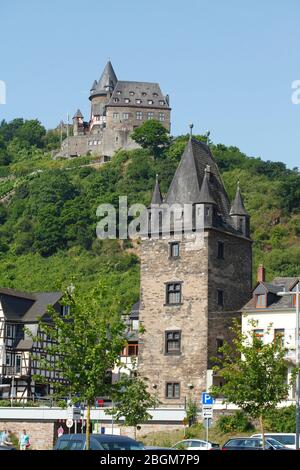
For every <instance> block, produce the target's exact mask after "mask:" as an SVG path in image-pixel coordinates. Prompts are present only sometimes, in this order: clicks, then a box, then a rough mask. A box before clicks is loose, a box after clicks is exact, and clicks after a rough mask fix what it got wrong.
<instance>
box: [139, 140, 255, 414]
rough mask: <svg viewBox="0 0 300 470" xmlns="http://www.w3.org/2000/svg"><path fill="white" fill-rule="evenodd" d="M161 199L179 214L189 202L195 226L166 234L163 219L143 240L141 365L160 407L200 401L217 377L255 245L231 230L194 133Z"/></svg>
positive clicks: (210, 162) (209, 161)
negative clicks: (218, 360)
mask: <svg viewBox="0 0 300 470" xmlns="http://www.w3.org/2000/svg"><path fill="white" fill-rule="evenodd" d="M157 183H158V182H157ZM158 196H159V193H158V189H157V186H156V188H155V191H154V195H153V200H155V201H156V200H159V199H160V198H159V197H158ZM164 202H165V203H166V204H168V205H169V207H170V206H171V205H173V204H176V211H178V210H179V212H180V211H181V209H182V211H184V212H183V219H184V217H185V209H186V206H188V207H189V208H190V209H191V213H192V220H193V223H192V226H191V227H190V229H188V230H185V231H184V232H183V230H180V229H178V227H175V225H174V226H173V230H172V232H171V234H168V233H166V232H164V229H163V227H164V224H162V230H161V233H160V235H159V236H157V234H156V236H152V235H151V233H150V234H148V235H147V236H143V237H142V240H141V303H140V313H139V319H140V322H141V325H142V326H143V328H144V329H145V333H144V334H143V335H141V338H140V344H139V358H138V368H139V371H140V373H141V374H142V375H143V376H145V377H147V378H148V379H149V386H150V387H151V388H152V387H153V388H154V389H155V390H156V394H157V398H158V399H159V401H160V402H161V403H162V404H166V403H168V404H174V405H176V404H183V403H184V402H185V400H188V399H197V400H199V399H200V394H201V392H202V391H204V390H206V389H208V388H209V387H210V386H211V384H212V382H213V381H214V383H218V381H219V380H220V379H219V378H218V377H215V376H213V373H212V366H213V364H212V360H211V358H212V356H215V355H216V353H217V349H218V347H220V346H221V344H222V342H223V341H224V340H226V339H229V338H230V333H229V326H230V324H231V322H232V319H233V317H235V316H237V315H238V314H237V313H234V312H237V311H238V310H239V308H241V307H242V305H243V304H244V303H245V302H246V301H247V300H248V298H249V295H250V292H251V277H252V276H251V256H252V254H251V245H252V243H251V240H250V239H249V237H248V236H246V235H245V234H244V233H242V232H241V231H240V230H237V229H236V226H235V222H234V220H233V219H232V217H231V215H230V202H229V199H228V196H227V193H226V190H225V187H224V185H223V182H222V179H221V176H220V173H219V170H218V167H217V164H216V162H215V160H214V158H213V156H212V154H211V152H210V149H209V147H208V146H207V145H206V144H204V143H203V142H200V141H197V140H196V139H194V138H193V137H192V136H191V137H190V139H189V142H188V143H187V145H186V147H185V150H184V152H183V155H182V157H181V161H180V163H179V165H178V168H177V170H176V172H175V175H174V178H173V181H172V182H171V185H170V188H169V191H168V193H167V196H166V198H165V201H164ZM184 205H186V206H184ZM180 208H181V209H180ZM198 213H202V214H203V224H202V226H201V227H200V228H199V227H198V225H196V224H195V220H196V215H197V214H198ZM163 217H164V215H163Z"/></svg>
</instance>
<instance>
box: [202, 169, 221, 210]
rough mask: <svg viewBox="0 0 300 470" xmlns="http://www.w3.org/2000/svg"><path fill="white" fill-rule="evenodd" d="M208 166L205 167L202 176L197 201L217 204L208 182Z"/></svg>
mask: <svg viewBox="0 0 300 470" xmlns="http://www.w3.org/2000/svg"><path fill="white" fill-rule="evenodd" d="M209 174H210V169H209V167H207V168H205V173H204V178H203V182H202V186H201V190H200V198H199V202H200V203H203V204H215V205H216V204H217V203H216V200H215V198H214V196H213V193H212V190H211V189H210V184H209Z"/></svg>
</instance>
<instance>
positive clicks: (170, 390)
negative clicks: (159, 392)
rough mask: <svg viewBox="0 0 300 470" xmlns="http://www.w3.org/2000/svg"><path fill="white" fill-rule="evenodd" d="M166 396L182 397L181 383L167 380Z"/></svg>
mask: <svg viewBox="0 0 300 470" xmlns="http://www.w3.org/2000/svg"><path fill="white" fill-rule="evenodd" d="M166 398H180V383H179V382H167V383H166Z"/></svg>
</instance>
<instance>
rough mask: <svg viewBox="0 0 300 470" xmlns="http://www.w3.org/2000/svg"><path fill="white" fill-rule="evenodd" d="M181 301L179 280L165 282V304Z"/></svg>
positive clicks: (174, 303)
mask: <svg viewBox="0 0 300 470" xmlns="http://www.w3.org/2000/svg"><path fill="white" fill-rule="evenodd" d="M180 303H181V282H174V283H169V284H166V304H167V305H178V304H180Z"/></svg>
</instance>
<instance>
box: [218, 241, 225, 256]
mask: <svg viewBox="0 0 300 470" xmlns="http://www.w3.org/2000/svg"><path fill="white" fill-rule="evenodd" d="M218 258H219V259H224V243H223V242H218Z"/></svg>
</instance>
